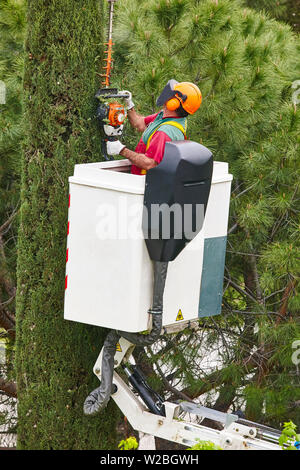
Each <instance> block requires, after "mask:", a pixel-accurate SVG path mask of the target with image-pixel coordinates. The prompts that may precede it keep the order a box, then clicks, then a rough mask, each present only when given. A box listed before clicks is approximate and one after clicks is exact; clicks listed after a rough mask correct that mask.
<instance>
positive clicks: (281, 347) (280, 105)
mask: <svg viewBox="0 0 300 470" xmlns="http://www.w3.org/2000/svg"><path fill="white" fill-rule="evenodd" d="M158 11H160V12H161V14H160V15H159V14H158ZM168 12H169V15H168ZM115 40H116V43H117V46H116V47H117V63H116V70H117V72H118V76H119V82H120V85H121V86H122V88H123V89H124V88H126V89H129V90H130V91H132V93H133V99H134V101H135V103H136V107H137V108H138V109H139V110H140V112H141V113H143V114H150V113H152V112H154V110H155V109H156V108H155V101H156V98H157V96H158V95H159V93H160V91H161V89H162V88H163V86H164V84H165V83H166V81H167V80H169V79H170V78H175V79H176V80H178V81H183V80H186V81H192V82H195V83H197V84H198V86H199V87H200V89H201V90H202V93H203V104H202V107H201V108H200V110H199V111H198V112H197V113H196V114H195V115H194V116H192V117H190V118H189V127H188V135H189V137H190V138H191V139H192V140H195V141H198V142H201V143H203V144H204V145H205V146H207V147H209V148H210V149H211V150H212V151H213V153H214V157H215V160H217V161H218V160H220V161H227V162H229V168H230V172H231V173H232V174H233V176H234V181H233V186H232V200H231V213H230V221H229V233H230V236H229V239H228V252H227V258H226V271H225V282H224V291H225V292H224V304H223V315H222V317H220V318H216V319H214V318H212V319H204V320H201V322H200V326H201V328H200V330H198V331H196V332H190V333H189V332H185V334H183V333H180V334H178V335H174V336H173V337H167V338H163V339H162V341H161V344H160V347H161V357H159V355H156V356H155V357H152V362H155V363H158V364H159V365H161V366H162V365H163V366H164V367H161V374H160V375H164V374H163V372H162V370H164V371H165V370H166V372H165V374H166V376H168V377H170V379H169V380H170V384H171V385H172V387H173V388H171V389H170V392H171V391H172V393H174V387H175V388H176V387H178V388H179V389H181V392H182V391H183V392H184V393H185V394H187V395H189V396H190V397H191V398H198V397H200V399H201V400H202V402H203V403H207V404H210V405H212V406H215V407H216V408H218V409H223V410H227V409H228V408H229V407H232V408H238V407H242V408H243V409H244V410H245V411H246V412H247V417H248V418H249V419H254V420H255V419H256V420H258V421H260V422H262V421H264V422H268V423H269V424H273V425H276V426H278V425H279V423H280V421H281V420H282V419H292V420H293V421H294V422H295V423H299V419H300V415H299V404H298V405H297V397H299V393H300V383H299V378H298V376H297V368H296V364H294V363H293V362H292V354H293V347H292V345H293V342H294V341H296V340H299V338H300V324H299V311H300V303H299V294H298V293H297V292H298V282H299V272H300V264H299V259H300V257H299V253H300V244H299V169H300V166H299V143H300V141H299V130H300V115H299V106H298V107H297V106H296V104H294V103H293V101H292V93H293V89H292V83H293V82H294V81H296V80H299V79H300V68H299V67H300V64H299V39H298V37H297V36H296V35H295V34H293V33H292V30H291V28H290V26H288V25H286V24H283V23H279V22H277V21H275V20H274V19H271V18H270V16H269V15H267V14H264V13H258V12H256V11H254V10H250V9H247V8H245V6H244V3H243V2H241V1H236V0H233V1H232V0H230V1H229V0H218V1H217V0H202V1H197V0H189V1H184V2H183V1H182V2H180V1H179V0H161V1H160V2H156V1H154V0H153V1H152V0H151V1H149V0H147V1H137V0H126V1H123V2H122V6H119V9H118V23H117V30H116V34H115ZM116 82H117V81H116ZM132 139H133V136H132V135H131V136H130V139H129V142H130V143H131V142H132ZM207 351H211V353H215V355H214V357H215V360H216V362H215V363H213V364H211V365H209V364H206V363H205V357H203V355H204V356H206V354H207ZM167 365H168V368H167V369H166V366H167ZM179 395H180V394H179Z"/></svg>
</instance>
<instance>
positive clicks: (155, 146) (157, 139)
mask: <svg viewBox="0 0 300 470" xmlns="http://www.w3.org/2000/svg"><path fill="white" fill-rule="evenodd" d="M157 115H158V113H156V114H151V115H150V116H146V117H145V118H144V120H145V124H146V126H148V125H149V124H150V122H152V121H154V119H155V118H156V117H157ZM166 142H171V138H170V137H169V136H168V135H167V134H165V133H164V132H163V131H156V132H155V134H154V135H153V137H152V139H151V142H150V145H149V147H148V150H147V151H146V145H145V144H144V142H143V139H142V138H141V140H140V141H139V143H138V144H137V146H136V149H135V152H136V153H143V154H144V155H146V156H147V157H149V158H153V160H155V161H156V162H157V163H160V162H161V161H162V159H163V156H164V152H165V144H166ZM131 173H133V174H134V175H144V174H146V170H142V169H141V168H139V167H137V166H136V165H132V166H131Z"/></svg>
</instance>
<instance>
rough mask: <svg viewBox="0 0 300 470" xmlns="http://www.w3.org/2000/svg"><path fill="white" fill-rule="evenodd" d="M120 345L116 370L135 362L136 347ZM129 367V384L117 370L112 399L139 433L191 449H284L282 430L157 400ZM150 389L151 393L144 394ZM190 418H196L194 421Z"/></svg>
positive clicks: (98, 373) (96, 370) (99, 361)
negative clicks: (203, 444) (205, 445)
mask: <svg viewBox="0 0 300 470" xmlns="http://www.w3.org/2000/svg"><path fill="white" fill-rule="evenodd" d="M118 346H119V347H118V348H117V351H116V354H115V357H114V368H115V369H116V368H118V367H120V366H123V367H124V363H128V362H132V361H133V358H132V356H131V353H132V351H133V349H134V345H133V344H131V343H130V342H129V341H127V340H126V339H124V338H120V340H119V344H118ZM102 353H103V351H101V353H100V355H99V357H98V359H97V361H96V363H95V365H94V369H93V371H94V373H95V375H96V376H97V377H98V378H99V379H100V377H101V364H102ZM129 367H130V366H129ZM129 367H126V370H125V372H126V375H127V376H128V380H129V384H127V383H126V382H125V381H124V380H123V379H122V378H121V377H120V375H119V374H118V373H117V372H116V371H114V374H113V384H114V386H113V393H112V395H111V397H112V398H113V400H114V401H115V403H116V404H117V406H118V407H119V408H120V410H121V411H122V413H123V414H124V415H125V416H126V417H127V419H128V421H129V423H130V424H131V426H132V427H133V429H135V430H136V431H140V432H142V433H144V434H150V435H153V436H156V437H160V438H162V439H166V440H169V441H172V442H176V443H179V444H182V445H185V446H189V447H190V446H193V445H195V444H197V441H198V440H201V441H211V442H213V443H214V444H215V445H218V446H220V447H221V448H222V449H224V450H281V447H280V446H279V444H278V439H279V436H280V431H277V430H275V429H272V428H269V427H267V426H263V425H260V424H258V423H252V422H250V421H247V420H243V419H240V418H239V416H237V415H234V414H230V413H222V412H220V411H216V410H212V409H210V408H206V407H204V406H200V405H198V404H196V403H193V402H185V401H183V402H181V403H172V402H168V401H165V402H162V401H161V399H160V397H159V396H157V394H155V392H153V391H152V392H153V397H154V398H152V399H151V389H150V387H149V386H147V384H145V383H143V380H140V381H137V380H132V375H133V376H134V373H133V374H130V371H129ZM138 376H139V375H138ZM135 378H136V376H135ZM137 382H140V383H137ZM147 387H148V392H149V393H148V394H145V388H147ZM135 392H136V393H135ZM145 395H146V397H145ZM141 397H142V398H141ZM145 401H146V402H147V406H146V404H145ZM150 408H151V410H152V411H150ZM190 417H194V419H191V418H190ZM195 418H197V421H199V420H201V419H202V418H203V419H204V418H209V419H212V420H214V421H217V422H219V423H221V424H222V425H223V429H222V430H216V429H213V428H210V427H208V426H203V425H201V424H197V423H195Z"/></svg>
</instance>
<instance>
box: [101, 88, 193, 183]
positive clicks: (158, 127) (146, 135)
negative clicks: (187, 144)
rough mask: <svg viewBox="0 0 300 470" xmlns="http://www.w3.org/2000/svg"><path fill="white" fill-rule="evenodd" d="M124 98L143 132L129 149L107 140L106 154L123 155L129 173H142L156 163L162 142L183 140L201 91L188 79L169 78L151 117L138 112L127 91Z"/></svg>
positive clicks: (134, 124) (132, 121) (131, 118)
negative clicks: (156, 111)
mask: <svg viewBox="0 0 300 470" xmlns="http://www.w3.org/2000/svg"><path fill="white" fill-rule="evenodd" d="M125 92H126V93H128V98H127V99H126V105H127V111H128V118H129V122H130V124H131V126H132V127H134V128H135V129H137V130H138V131H140V132H143V135H142V137H141V139H140V141H139V143H138V145H137V147H136V149H135V151H132V150H129V149H128V148H126V146H125V145H124V144H122V143H121V142H120V141H119V140H117V141H114V142H107V153H108V155H122V156H123V157H125V158H127V159H128V160H130V161H131V163H132V166H131V173H133V174H135V175H144V174H146V172H147V170H150V169H151V168H154V167H155V166H156V165H158V164H159V163H160V162H161V161H162V159H163V156H164V150H165V143H166V142H170V141H172V140H184V139H186V128H187V116H188V115H189V114H194V113H195V112H196V111H197V109H198V108H199V107H200V105H201V102H202V95H201V91H200V90H199V88H198V87H197V85H195V84H193V83H190V82H181V83H179V82H177V81H176V80H169V81H168V83H167V85H166V86H165V88H164V89H163V91H162V93H161V95H160V96H159V98H158V99H157V101H156V104H157V106H159V107H162V108H163V109H162V110H161V111H160V112H159V113H156V114H151V115H150V116H146V117H144V116H141V115H139V114H138V113H137V112H136V110H135V108H134V103H133V101H132V95H131V93H130V92H128V91H123V92H121V93H125Z"/></svg>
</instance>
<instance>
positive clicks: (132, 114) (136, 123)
mask: <svg viewBox="0 0 300 470" xmlns="http://www.w3.org/2000/svg"><path fill="white" fill-rule="evenodd" d="M120 93H121V94H126V95H127V98H126V99H125V103H126V106H127V115H128V119H129V122H130V125H131V126H132V127H134V128H135V129H137V130H138V131H139V132H144V130H145V129H146V127H147V126H146V124H145V118H144V116H141V115H140V114H138V113H137V112H136V110H135V109H134V102H133V101H132V94H131V92H130V91H128V90H123V91H120Z"/></svg>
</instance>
